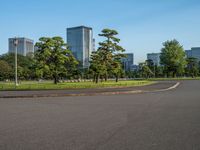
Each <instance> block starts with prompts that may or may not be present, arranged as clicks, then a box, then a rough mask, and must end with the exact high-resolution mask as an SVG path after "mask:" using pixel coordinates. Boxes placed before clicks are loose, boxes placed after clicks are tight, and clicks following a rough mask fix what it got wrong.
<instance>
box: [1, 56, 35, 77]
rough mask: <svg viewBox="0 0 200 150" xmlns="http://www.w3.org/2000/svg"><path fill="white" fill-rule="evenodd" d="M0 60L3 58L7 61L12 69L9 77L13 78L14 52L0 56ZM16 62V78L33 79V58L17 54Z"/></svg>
mask: <svg viewBox="0 0 200 150" xmlns="http://www.w3.org/2000/svg"><path fill="white" fill-rule="evenodd" d="M0 60H3V61H5V62H7V63H8V65H9V66H10V67H11V69H12V73H11V75H10V78H14V70H15V54H13V53H9V54H4V55H2V56H0ZM17 64H18V78H19V79H21V80H23V79H26V80H29V79H33V78H34V77H35V73H34V68H33V66H34V59H33V58H31V57H25V56H22V55H18V56H17Z"/></svg>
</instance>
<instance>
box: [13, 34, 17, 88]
mask: <svg viewBox="0 0 200 150" xmlns="http://www.w3.org/2000/svg"><path fill="white" fill-rule="evenodd" d="M13 42H14V46H15V88H17V86H18V81H17V46H18V39H17V38H16V37H15V38H14V41H13Z"/></svg>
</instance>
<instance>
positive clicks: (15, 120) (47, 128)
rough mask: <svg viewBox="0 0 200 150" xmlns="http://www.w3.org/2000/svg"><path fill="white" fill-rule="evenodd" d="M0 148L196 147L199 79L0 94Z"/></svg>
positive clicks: (199, 142) (199, 116) (199, 140)
mask: <svg viewBox="0 0 200 150" xmlns="http://www.w3.org/2000/svg"><path fill="white" fill-rule="evenodd" d="M0 150H200V81H182V82H181V85H180V86H179V87H178V88H177V89H175V90H171V91H165V92H152V93H151V92H150V93H145V94H144V93H143V94H132V95H131V94H129V95H112V96H83V97H58V98H33V99H31V98H24V99H0Z"/></svg>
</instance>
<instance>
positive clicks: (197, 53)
mask: <svg viewBox="0 0 200 150" xmlns="http://www.w3.org/2000/svg"><path fill="white" fill-rule="evenodd" d="M185 53H186V56H187V58H189V57H194V58H197V59H198V61H200V47H192V48H191V50H186V51H185Z"/></svg>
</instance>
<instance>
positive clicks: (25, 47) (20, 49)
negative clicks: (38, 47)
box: [8, 38, 34, 56]
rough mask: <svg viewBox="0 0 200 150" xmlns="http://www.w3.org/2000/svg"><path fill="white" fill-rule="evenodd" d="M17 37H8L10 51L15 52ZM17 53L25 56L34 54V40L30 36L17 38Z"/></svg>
mask: <svg viewBox="0 0 200 150" xmlns="http://www.w3.org/2000/svg"><path fill="white" fill-rule="evenodd" d="M14 39H15V38H9V39H8V47H9V48H8V49H9V53H15V45H14ZM17 40H18V45H17V53H18V54H20V55H23V56H29V55H30V56H32V55H33V54H34V41H33V40H31V39H28V38H17Z"/></svg>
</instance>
